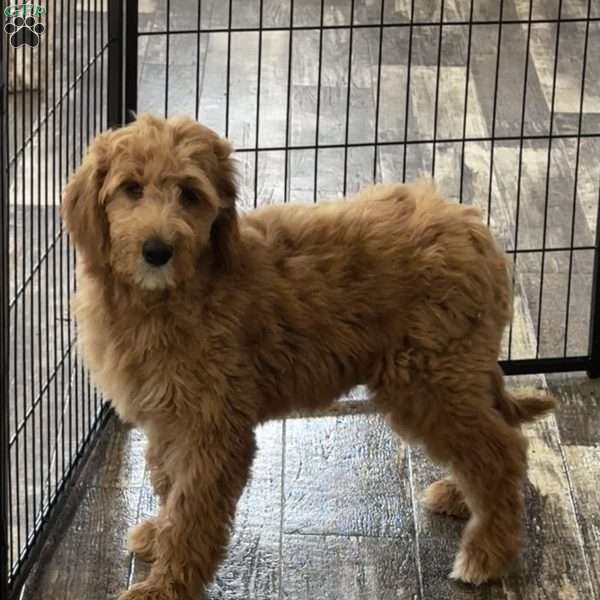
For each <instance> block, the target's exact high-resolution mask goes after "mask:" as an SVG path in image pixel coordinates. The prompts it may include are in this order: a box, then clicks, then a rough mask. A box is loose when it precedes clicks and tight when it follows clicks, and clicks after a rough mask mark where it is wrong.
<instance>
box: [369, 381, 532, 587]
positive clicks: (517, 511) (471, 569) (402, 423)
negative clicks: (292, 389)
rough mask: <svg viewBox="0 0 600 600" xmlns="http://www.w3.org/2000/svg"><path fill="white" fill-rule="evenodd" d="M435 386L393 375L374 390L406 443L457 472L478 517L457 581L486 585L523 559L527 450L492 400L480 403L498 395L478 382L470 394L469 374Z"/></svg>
mask: <svg viewBox="0 0 600 600" xmlns="http://www.w3.org/2000/svg"><path fill="white" fill-rule="evenodd" d="M463 373H464V371H463ZM435 379H436V378H435V377H419V379H418V380H417V381H416V380H415V378H414V375H413V377H412V378H411V377H407V376H406V373H402V372H400V373H399V377H397V379H396V380H395V381H394V380H393V378H390V376H389V373H388V376H387V377H384V378H380V380H379V386H378V387H377V388H374V391H375V396H374V402H375V404H376V405H378V406H379V408H380V409H381V410H382V411H383V412H385V413H386V414H387V417H388V422H389V423H390V425H391V426H392V427H393V428H394V429H395V430H396V431H397V432H398V433H399V434H400V435H401V436H402V437H403V438H405V439H406V440H407V441H409V442H410V441H414V442H418V443H421V444H423V445H424V447H425V449H426V451H427V453H428V454H429V456H430V457H431V458H432V460H434V461H436V462H439V463H441V464H445V465H447V466H449V467H450V471H451V473H452V480H453V481H454V482H455V483H456V485H457V488H458V489H459V490H461V491H462V494H463V496H464V500H465V503H466V505H467V507H468V509H469V511H470V513H471V517H470V519H469V522H468V523H467V526H466V529H465V532H464V534H463V538H462V542H461V547H460V551H459V553H458V555H457V558H456V561H455V563H454V568H453V570H452V573H451V577H453V578H455V579H461V580H463V581H466V582H470V583H475V584H479V583H482V582H484V581H486V580H488V579H493V578H496V577H499V576H501V575H503V574H504V573H505V572H506V571H507V569H508V567H509V566H510V564H511V562H512V561H513V559H514V558H515V557H516V556H517V554H518V551H519V548H520V543H521V530H522V517H523V494H522V484H523V480H524V477H525V472H526V447H527V444H526V440H525V438H524V436H523V435H522V434H521V432H520V431H519V430H518V429H517V428H514V427H512V426H510V425H509V424H507V423H506V421H505V420H504V418H503V417H502V416H501V415H500V414H499V413H498V412H497V411H496V410H495V409H494V408H493V404H494V402H493V399H492V398H491V397H488V398H485V397H483V398H482V397H481V396H482V394H483V395H485V394H486V393H488V394H491V391H489V387H488V391H487V392H486V391H485V390H486V387H485V386H484V385H479V383H480V382H479V380H478V379H472V382H473V385H472V386H471V387H469V379H470V377H469V375H468V374H465V375H463V377H462V379H461V380H460V382H458V383H457V382H456V380H453V382H452V384H451V385H447V386H446V385H444V383H446V382H445V381H444V380H443V379H442V377H440V378H439V379H440V381H439V382H437V383H435ZM443 485H445V484H436V486H435V488H434V491H435V492H436V493H437V492H440V491H441V486H443ZM448 491H449V490H448V489H447V488H446V490H445V491H444V493H445V494H446V496H447V495H448ZM432 493H433V492H432ZM446 500H447V498H446Z"/></svg>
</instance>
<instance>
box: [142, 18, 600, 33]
mask: <svg viewBox="0 0 600 600" xmlns="http://www.w3.org/2000/svg"><path fill="white" fill-rule="evenodd" d="M598 21H600V17H589V18H587V17H568V18H561V19H559V18H555V19H531V20H528V19H505V20H502V21H499V20H497V19H495V20H494V19H492V20H489V21H477V20H473V21H464V20H461V21H403V22H400V23H353V24H352V25H351V24H350V23H347V24H337V23H336V24H331V25H326V24H323V25H320V24H314V25H287V26H285V25H273V26H270V25H267V26H263V27H260V26H258V27H231V28H229V27H214V28H211V27H201V28H200V29H198V28H196V29H172V28H169V29H168V30H166V29H158V30H157V29H152V30H149V31H143V30H142V31H139V32H138V36H140V37H145V36H154V35H182V34H194V33H255V32H259V31H260V32H263V33H264V32H269V31H288V32H289V31H319V30H336V29H380V28H383V29H398V28H413V29H415V28H419V27H439V26H440V25H441V26H442V27H468V26H472V27H481V26H496V27H497V26H499V25H554V24H557V23H587V22H591V23H593V22H598Z"/></svg>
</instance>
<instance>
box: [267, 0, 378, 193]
mask: <svg viewBox="0 0 600 600" xmlns="http://www.w3.org/2000/svg"><path fill="white" fill-rule="evenodd" d="M261 9H262V0H261ZM324 19H325V0H321V10H320V17H319V24H320V27H319V64H318V66H317V68H318V73H317V106H316V110H315V113H316V114H315V158H314V161H315V170H314V176H313V202H315V203H316V202H317V193H318V189H319V185H318V183H319V135H320V128H321V86H322V80H323V25H324ZM375 130H376V131H377V126H375ZM257 149H258V148H257ZM256 158H257V160H258V153H257V154H256Z"/></svg>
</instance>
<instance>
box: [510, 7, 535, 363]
mask: <svg viewBox="0 0 600 600" xmlns="http://www.w3.org/2000/svg"><path fill="white" fill-rule="evenodd" d="M532 13H533V2H530V3H529V21H530V22H529V24H528V25H527V42H526V46H525V71H524V73H523V102H522V105H521V141H520V143H519V166H518V167H517V198H516V208H515V238H514V243H513V245H514V247H515V250H518V248H519V217H520V214H521V180H522V178H523V134H524V133H525V111H526V108H527V80H528V75H529V49H530V48H531V15H532ZM516 273H517V255H516V253H515V256H514V262H513V272H512V287H513V290H514V287H515V280H516V279H515V277H516ZM512 336H513V320H512V319H511V322H510V328H509V330H508V359H509V360H510V359H511V353H512Z"/></svg>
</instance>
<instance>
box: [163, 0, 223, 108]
mask: <svg viewBox="0 0 600 600" xmlns="http://www.w3.org/2000/svg"><path fill="white" fill-rule="evenodd" d="M230 1H231V0H230ZM166 28H167V34H166V41H165V43H166V46H167V48H166V55H165V117H168V116H169V67H170V65H169V63H170V60H171V56H170V54H171V53H170V48H171V0H167V16H166Z"/></svg>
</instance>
